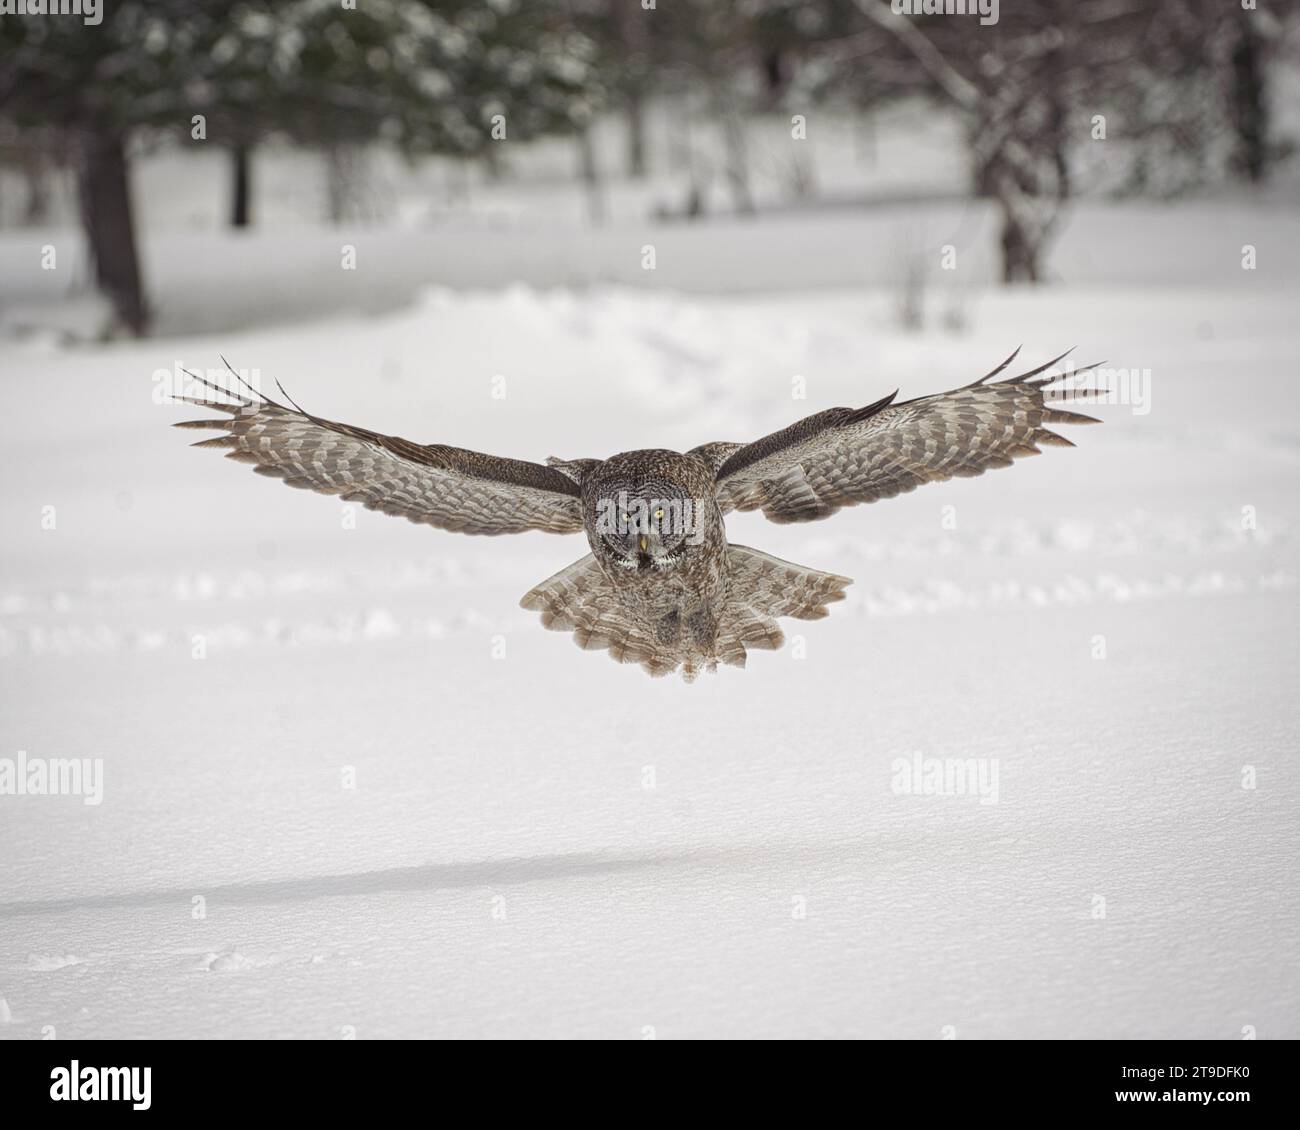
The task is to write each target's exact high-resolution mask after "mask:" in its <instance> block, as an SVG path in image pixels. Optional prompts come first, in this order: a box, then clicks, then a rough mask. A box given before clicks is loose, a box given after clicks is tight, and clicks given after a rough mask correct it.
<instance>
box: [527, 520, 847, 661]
mask: <svg viewBox="0 0 1300 1130" xmlns="http://www.w3.org/2000/svg"><path fill="white" fill-rule="evenodd" d="M727 573H728V576H727V595H726V598H725V600H724V602H723V604H722V607H721V609H720V611H719V613H718V615H717V616H716V618H715V620H714V626H715V631H714V634H713V637H712V639H707V638H705V639H702V638H700V633H699V631H698V629H693V627H692V625H691V621H690V620H689V618H688V621H687V623H685V624H682V625H681V628H680V630H678V631H676V632H673V633H668V632H664V631H662V630H661V629H660V627H659V626H658V625H655V624H653V623H643V622H640V621H639V620H638V618H637V617H636V615H635V613H634V612H632V611H631V610H629V609H628V607H627V605H626V604H625V603H624V602H623V600H622V598H621V596H620V594H619V592H618V590H617V589H616V588H614V586H612V585H611V584H610V583H609V581H608V580H607V579H606V577H605V575H604V573H603V572H602V571H601V569H600V566H599V565H598V564H597V563H596V560H595V558H594V557H592V555H591V554H588V555H587V556H586V557H583V558H582V559H581V560H579V561H575V562H574V563H573V564H572V565H570V566H569V567H568V568H567V569H562V570H560V572H558V573H556V574H555V576H553V577H550V578H549V579H547V580H545V581H543V582H542V583H541V584H539V585H537V586H536V587H535V588H533V589H532V590H531V591H530V592H529V593H528V594H527V595H526V596H525V597H524V598H523V600H521V601H520V605H521V606H522V607H524V608H527V609H529V610H530V611H533V612H539V613H541V618H542V626H543V627H545V628H549V629H550V630H551V631H556V632H572V633H573V638H574V641H575V642H576V643H577V644H578V646H579V647H581V648H584V649H587V650H597V649H600V650H606V651H608V652H609V654H610V656H611V657H612V658H614V659H617V660H618V661H619V662H620V663H639V664H640V665H641V666H642V667H643V668H645V670H646V671H648V672H649V673H650V674H651V675H655V676H660V675H668V674H671V673H672V672H673V671H677V670H679V669H680V671H681V675H682V678H683V679H685V680H686V681H687V682H693V681H694V680H695V677H696V676H697V675H698V674H699V673H700V672H701V671H716V670H717V665H718V664H719V663H725V664H728V665H730V666H734V667H743V666H745V660H746V658H747V656H748V653H749V650H750V649H751V648H758V649H762V650H775V649H776V648H779V647H780V646H781V645H782V644H783V643H784V642H785V636H784V635H783V633H782V632H781V629H780V627H779V626H778V624H777V618H778V617H782V616H789V617H793V618H794V619H796V620H820V619H821V618H822V617H824V616H826V615H827V608H826V606H827V605H828V604H833V603H834V602H835V601H837V600H843V599H844V589H845V587H846V586H847V585H849V584H852V582H851V581H850V580H849V578H848V577H839V576H836V575H835V574H833V573H821V572H818V571H817V570H816V569H808V568H805V567H804V566H802V565H795V564H793V563H791V562H789V561H782V560H781V559H780V558H777V557H772V556H771V555H770V554H767V553H762V552H760V551H758V550H756V549H749V548H748V547H747V546H743V545H733V546H730V547H729V548H728V550H727Z"/></svg>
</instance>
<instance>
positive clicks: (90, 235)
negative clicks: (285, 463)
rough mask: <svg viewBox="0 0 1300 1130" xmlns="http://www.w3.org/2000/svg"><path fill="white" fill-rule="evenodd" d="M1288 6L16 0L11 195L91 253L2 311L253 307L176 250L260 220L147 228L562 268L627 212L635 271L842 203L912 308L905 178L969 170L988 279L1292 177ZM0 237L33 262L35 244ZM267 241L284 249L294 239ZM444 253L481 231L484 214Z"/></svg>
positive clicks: (197, 257) (953, 180) (920, 263)
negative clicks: (712, 233)
mask: <svg viewBox="0 0 1300 1130" xmlns="http://www.w3.org/2000/svg"><path fill="white" fill-rule="evenodd" d="M1296 12H1297V5H1296V4H1295V3H1294V2H1293V0H1268V2H1267V3H1260V4H1258V5H1257V4H1256V3H1255V2H1254V0H1240V2H1239V0H1033V2H1028V0H1022V2H1018V3H1017V2H1012V0H1003V3H1002V4H1001V6H1000V9H999V11H998V19H997V22H996V23H994V24H991V25H984V24H982V23H981V22H980V18H979V16H978V15H943V14H937V15H931V16H915V17H914V16H910V15H906V14H899V13H898V12H896V11H895V10H894V9H893V7H891V5H890V3H889V2H888V0H736V2H728V3H718V2H716V0H659V2H657V3H656V2H655V0H529V2H527V3H524V2H522V0H438V2H424V0H360V2H359V3H356V4H348V3H340V2H339V0H291V2H287V3H258V2H250V0H207V2H198V0H172V2H170V3H153V2H149V3H146V2H141V0H116V2H112V3H106V4H104V5H103V17H102V23H100V24H98V25H85V24H84V23H83V21H82V20H81V19H80V18H78V17H76V16H57V17H55V16H43V17H37V16H6V17H4V18H3V21H0V46H2V51H3V54H2V58H3V61H2V62H0V192H2V195H0V224H2V225H3V227H4V228H5V229H6V230H7V232H8V233H9V235H12V234H13V233H19V234H21V233H22V232H35V233H40V232H45V231H48V230H58V229H60V228H62V227H72V226H75V227H77V228H79V230H80V232H81V233H82V237H83V238H82V241H81V242H80V243H79V245H78V250H77V251H76V253H75V258H76V262H77V267H76V270H74V271H72V272H69V271H67V270H62V269H61V270H60V271H58V272H49V270H48V264H45V266H46V268H47V273H48V274H50V275H51V276H52V277H49V278H42V277H39V276H34V274H33V272H32V271H29V270H8V271H5V272H4V278H5V282H4V284H3V291H2V292H0V298H2V299H3V301H4V304H5V307H6V308H7V310H6V312H5V313H4V314H3V315H0V325H7V326H10V327H11V328H12V325H13V323H14V322H15V320H17V322H19V323H23V322H24V320H25V319H27V320H31V318H33V317H34V318H35V320H36V321H40V318H41V317H42V316H45V317H48V311H47V314H46V315H41V316H37V315H31V314H30V311H28V313H24V311H26V310H28V306H29V305H30V303H31V302H32V301H34V300H38V299H41V298H42V297H43V298H44V299H46V300H47V302H46V304H47V305H48V304H49V302H52V301H54V300H56V299H57V301H58V304H59V305H61V306H63V307H65V308H66V305H67V301H70V300H73V299H75V298H76V297H77V296H78V295H82V296H86V295H89V294H91V293H92V292H93V293H97V294H98V295H100V296H101V299H100V302H101V307H100V308H99V309H98V312H97V313H96V314H95V315H94V317H93V318H92V322H93V325H94V332H95V333H96V334H98V335H101V336H102V335H104V334H115V333H119V332H129V333H135V334H143V333H146V332H149V331H150V330H151V328H152V329H155V330H157V329H159V320H160V319H159V315H160V314H162V315H164V317H162V319H161V321H162V323H163V325H162V327H161V328H162V329H169V330H172V331H176V330H188V329H198V328H211V327H222V325H223V323H229V324H234V325H237V324H241V323H242V322H245V321H248V320H249V319H250V318H253V319H255V317H256V314H255V312H254V311H253V310H251V309H247V308H245V309H236V308H232V309H229V310H228V311H226V312H225V313H223V312H222V309H223V308H222V307H221V305H220V303H219V302H215V303H208V304H206V305H207V317H206V318H205V317H204V316H203V315H202V314H200V313H198V312H192V313H191V314H189V315H184V316H182V315H181V314H180V312H179V310H173V314H174V315H175V316H174V317H173V318H172V320H171V321H168V318H167V317H166V316H165V315H166V313H167V304H168V299H169V295H170V296H171V298H172V299H173V300H177V301H180V300H181V299H182V296H181V295H180V294H179V293H178V292H177V287H178V286H180V283H179V281H178V282H177V283H176V285H173V283H172V279H173V277H174V273H175V272H174V268H175V260H176V259H177V257H178V256H187V255H188V256H192V257H193V261H191V262H189V263H188V264H187V267H186V271H185V274H186V276H188V277H193V276H195V275H202V274H203V272H204V271H205V270H210V271H211V272H212V275H211V278H212V281H213V283H214V285H218V286H219V287H222V288H225V289H227V290H228V289H230V287H231V285H232V282H233V280H234V279H235V278H244V279H248V278H250V277H251V276H256V275H257V274H258V272H259V261H258V259H257V258H254V259H252V260H249V259H248V258H247V257H244V256H242V255H241V253H240V252H239V250H238V249H239V248H240V247H241V246H242V248H243V250H244V251H247V250H249V249H250V248H251V247H253V246H254V245H253V244H249V243H247V242H246V243H244V244H243V245H240V244H238V243H235V244H230V243H228V242H227V243H223V244H220V245H218V244H215V243H207V244H203V245H198V244H196V245H193V246H191V247H190V248H189V250H188V251H187V250H186V248H185V246H184V245H183V244H177V243H175V242H172V243H170V244H166V245H164V244H160V245H159V248H158V250H157V256H158V257H160V258H162V259H163V260H165V262H164V264H163V266H162V267H161V268H160V269H157V270H151V269H150V265H149V263H148V262H147V261H146V260H147V256H146V254H145V253H144V252H143V251H142V249H141V244H142V240H143V241H147V240H148V238H149V237H150V236H152V235H153V234H154V233H156V232H165V231H167V230H175V229H176V228H180V229H181V230H182V231H186V232H189V233H191V234H193V233H195V232H198V231H207V232H210V233H211V232H216V231H218V230H223V229H224V230H225V231H228V232H230V233H234V234H239V233H248V232H250V231H256V230H257V229H259V228H261V229H264V230H265V229H267V228H271V229H274V230H275V231H277V232H285V231H288V230H293V229H295V228H297V229H298V230H300V231H301V229H302V228H303V227H304V226H309V225H316V226H320V227H321V228H322V229H324V230H328V229H329V228H331V227H333V228H338V227H341V226H347V227H348V228H349V229H350V230H367V229H368V230H371V231H377V230H383V229H393V230H396V231H402V230H406V231H410V230H412V229H414V230H428V229H429V228H430V226H431V225H438V224H441V225H443V226H444V228H445V226H446V225H447V224H448V223H457V222H460V223H462V224H465V225H472V224H473V223H476V222H477V223H485V222H486V223H487V224H488V226H489V227H493V226H495V227H496V228H498V229H499V228H500V227H501V225H503V224H504V225H507V226H508V225H511V224H515V225H519V224H523V225H524V228H525V229H529V225H531V229H529V230H535V229H536V227H537V226H538V225H543V226H550V227H552V228H553V229H554V230H556V231H557V232H564V231H567V232H569V233H570V234H569V237H568V238H561V239H559V240H557V241H554V242H553V243H552V244H551V245H550V246H547V247H541V246H537V247H534V248H533V251H532V254H533V255H534V256H535V257H536V258H538V259H544V260H547V261H549V262H550V263H551V264H552V269H554V266H555V263H556V261H557V260H560V261H567V260H571V259H572V258H573V252H574V249H575V246H576V244H577V241H578V240H579V239H580V237H578V236H575V235H573V234H572V233H574V232H575V231H579V230H581V229H584V228H585V229H601V228H604V229H606V230H613V231H618V232H629V233H630V234H631V235H632V236H633V238H630V239H625V240H623V241H622V250H620V251H618V252H617V253H615V252H610V253H598V254H597V255H596V260H602V258H603V259H605V260H608V259H609V257H610V255H611V254H616V255H621V256H622V260H621V261H622V263H623V264H624V265H625V266H626V267H627V269H628V271H636V270H645V269H647V264H646V263H645V262H643V261H642V260H643V258H644V256H643V254H642V248H643V246H645V245H646V244H647V243H648V244H653V242H654V240H653V235H654V231H655V229H660V230H662V229H665V228H668V227H670V226H676V225H688V224H697V225H705V224H708V223H710V222H717V221H719V220H722V219H727V220H731V219H738V220H743V221H745V222H748V223H752V224H755V225H759V224H761V223H762V221H763V220H764V218H765V217H771V216H774V215H784V216H789V215H791V214H792V213H794V212H798V211H806V212H813V211H822V212H825V211H826V210H828V209H846V208H847V209H855V210H860V211H862V212H866V211H867V210H870V209H873V208H874V209H881V208H893V209H894V220H893V221H892V222H891V224H890V231H891V234H889V235H882V237H881V239H882V240H883V241H884V242H883V243H881V244H880V245H879V246H873V245H871V241H870V240H865V241H862V240H860V241H859V243H861V247H860V251H861V253H862V255H863V256H864V257H870V258H872V259H873V260H877V261H879V260H887V261H888V262H887V274H888V278H887V279H886V280H885V281H888V282H890V283H891V284H892V285H896V286H897V287H898V291H899V296H900V297H899V303H898V304H899V309H900V317H902V318H903V319H904V320H905V321H907V320H909V319H911V320H915V319H916V318H918V317H919V316H920V315H919V312H918V311H917V310H916V309H915V308H914V307H916V305H917V304H918V303H919V301H920V299H919V293H920V291H921V289H922V287H923V285H924V284H923V278H924V276H925V275H926V273H927V272H928V270H929V264H930V262H931V260H932V258H934V257H935V256H937V255H938V254H939V252H938V250H937V249H936V248H933V247H930V246H928V245H927V244H926V240H925V238H918V237H915V236H913V237H911V241H910V244H909V236H908V234H907V232H906V231H905V230H903V231H902V234H899V232H900V230H901V229H905V228H906V220H905V218H904V219H903V220H901V221H900V219H899V207H900V205H902V206H903V207H904V211H905V210H906V209H911V210H913V211H914V210H916V209H919V208H923V207H925V206H926V205H927V204H932V203H935V202H936V201H940V202H942V201H947V202H952V201H962V200H966V201H977V202H980V203H981V206H982V207H983V208H984V210H985V212H987V215H988V217H989V223H990V224H991V225H993V227H992V231H991V234H990V240H989V241H990V247H991V253H990V255H989V256H988V259H989V262H987V264H985V270H986V273H987V276H988V280H989V281H994V280H1000V281H1003V282H1007V283H1021V282H1028V283H1034V282H1038V281H1040V280H1043V279H1045V278H1049V277H1051V276H1052V274H1053V272H1052V270H1051V269H1050V268H1049V265H1048V261H1047V256H1048V254H1049V252H1050V249H1051V248H1052V245H1053V240H1054V237H1056V236H1057V234H1058V233H1059V231H1060V230H1061V227H1062V221H1063V218H1064V217H1065V216H1066V215H1067V214H1068V209H1069V207H1070V203H1071V201H1072V200H1073V199H1075V198H1082V199H1093V200H1096V199H1115V198H1149V199H1158V200H1166V199H1169V198H1171V197H1176V196H1198V195H1199V196H1201V197H1204V196H1205V195H1206V194H1215V193H1223V192H1224V191H1229V190H1231V189H1233V187H1234V186H1238V185H1240V186H1245V187H1247V188H1249V189H1250V190H1252V191H1255V192H1263V191H1266V190H1267V188H1268V186H1269V185H1270V184H1273V185H1276V184H1277V183H1278V182H1279V181H1281V182H1283V183H1285V182H1286V175H1285V172H1286V171H1287V170H1289V169H1290V167H1291V157H1292V154H1293V141H1294V139H1293V135H1292V133H1291V130H1290V123H1289V122H1288V120H1287V117H1286V114H1285V112H1283V111H1282V107H1283V105H1284V104H1285V105H1290V104H1292V103H1294V102H1295V93H1296V82H1295V72H1296V69H1297V68H1296V63H1297V59H1300V46H1298V38H1297V31H1296V18H1295V17H1296ZM1293 196H1294V194H1289V193H1284V194H1283V199H1287V200H1289V199H1290V198H1293ZM1269 199H1274V200H1276V199H1277V197H1276V196H1275V197H1272V198H1269ZM570 212H572V213H574V214H573V215H570ZM981 214H983V213H981ZM570 220H571V221H572V224H571V226H568V227H566V224H568V223H569V221H570ZM958 222H959V223H960V215H958ZM0 234H2V233H0ZM27 242H28V243H29V242H30V240H29V241H27ZM299 242H301V241H299ZM837 242H838V241H837ZM336 243H337V241H336ZM401 244H402V241H401V240H398V241H397V242H396V243H394V244H392V245H391V247H392V249H391V251H388V252H385V256H384V258H385V261H386V262H387V263H388V264H389V266H390V267H391V268H392V271H391V272H390V274H391V277H392V278H393V279H397V278H399V277H400V278H402V279H403V280H405V281H403V282H401V283H396V282H395V283H394V284H393V286H392V287H383V286H381V287H379V289H378V290H376V291H372V292H371V295H370V301H372V302H375V301H379V302H382V303H385V304H388V303H391V301H394V300H396V299H397V298H398V297H399V296H400V294H401V293H402V292H403V287H406V286H407V284H408V283H409V284H410V285H414V284H415V282H416V281H418V276H420V275H421V270H422V268H421V267H420V266H419V265H417V264H413V263H405V265H404V258H403V254H402V251H401ZM917 244H920V245H921V246H915V245H917ZM960 244H961V240H960V239H954V240H953V241H952V242H951V246H952V248H953V252H954V253H955V251H956V250H957V249H958V247H959V246H960ZM0 245H2V246H3V253H4V254H5V255H7V256H10V257H14V256H18V255H22V256H25V257H27V259H28V260H29V261H32V262H34V260H31V257H30V255H29V253H28V248H27V244H26V243H21V244H15V243H14V242H13V240H12V238H2V239H0ZM258 246H260V247H261V251H262V254H261V256H260V261H261V265H262V266H264V267H267V268H268V269H269V266H270V265H269V263H268V262H267V261H268V260H270V259H278V258H279V255H280V253H281V252H282V251H283V250H284V248H285V247H286V246H287V244H286V243H284V242H282V243H280V244H275V243H265V244H262V245H258ZM415 246H417V245H412V247H415ZM470 246H472V245H470ZM728 246H735V245H728ZM813 250H814V247H812V246H810V253H811V252H812V251H813ZM835 250H836V252H837V253H839V254H846V253H848V249H847V248H845V247H843V246H841V247H837V248H836V249H835ZM410 254H411V255H415V256H417V257H418V256H419V252H418V251H416V250H412V251H411V252H410ZM430 254H446V255H447V256H451V257H461V258H463V257H465V255H466V251H465V245H462V246H460V247H454V246H448V247H446V248H444V249H437V248H435V249H433V251H431V252H430ZM223 256H225V257H226V258H228V259H230V262H229V263H228V267H227V271H226V273H222V271H221V269H220V267H219V260H221V259H222V258H223ZM231 256H233V258H231ZM427 257H428V256H427V255H426V259H427ZM469 257H470V258H474V256H473V255H472V254H470V255H469ZM733 258H734V256H733ZM943 265H944V266H951V264H949V263H945V264H943ZM311 268H312V264H311V263H310V262H307V261H304V262H303V263H301V264H300V269H301V270H302V271H303V272H304V273H306V272H307V271H308V270H310V269H311ZM423 270H424V271H426V272H427V273H431V275H432V277H434V278H435V280H436V279H437V278H439V277H440V276H439V275H438V270H437V267H436V266H435V265H434V264H431V263H429V262H427V261H426V263H425V264H424V267H423ZM700 272H702V273H704V274H707V264H706V263H701V264H700ZM828 272H829V273H828V277H827V279H826V280H825V281H827V282H837V281H838V282H843V281H846V280H845V279H843V278H836V277H834V276H835V275H836V269H835V268H834V267H833V266H828ZM804 273H805V274H809V275H810V276H815V271H809V270H805V272H804ZM528 276H529V270H528V267H527V265H526V264H524V263H521V262H519V261H517V260H514V259H512V258H511V257H510V256H509V255H506V256H505V258H504V259H503V261H502V262H501V263H500V264H499V266H498V268H497V270H496V272H495V276H491V277H489V276H487V275H482V276H480V275H473V276H470V277H461V276H457V275H456V273H455V272H454V271H452V272H451V274H450V275H448V276H447V278H446V280H445V281H450V282H452V283H467V282H469V283H475V282H485V281H492V278H495V281H507V280H509V279H511V278H515V277H524V278H526V277H528ZM869 276H870V272H867V273H866V275H864V276H863V279H862V280H861V281H873V280H872V279H871V278H870V277H869ZM592 277H595V278H607V277H617V278H630V277H631V276H630V275H626V274H624V272H623V271H622V270H621V269H618V268H616V267H615V266H611V265H610V263H609V262H601V261H597V262H593V261H590V260H588V261H587V262H586V263H585V265H583V266H573V265H572V264H570V267H569V268H568V270H567V273H563V272H562V273H559V274H550V275H548V274H547V273H546V272H545V271H542V273H541V275H539V276H538V277H537V278H535V279H534V280H533V281H537V282H543V283H544V282H559V283H575V282H581V281H590V280H591V278H592ZM372 279H373V275H372ZM674 281H676V282H677V283H679V284H683V285H687V286H689V285H692V284H693V283H695V282H698V281H699V278H698V272H697V275H696V276H692V275H690V274H689V272H688V274H687V275H686V276H678V277H677V278H676V279H675V280H674ZM736 281H737V280H734V279H733V280H731V281H730V283H729V282H728V280H727V279H726V278H722V279H720V280H719V281H718V286H719V287H721V288H723V289H726V288H727V287H728V286H729V285H734V284H735V283H736ZM770 281H771V282H772V283H773V284H776V283H779V282H780V281H781V280H780V278H779V277H774V278H773V279H771V280H770ZM790 281H791V284H792V285H798V284H800V283H801V282H802V281H804V280H801V279H798V278H792V279H791V280H790ZM807 281H812V282H816V281H817V280H816V279H815V277H810V279H809V280H807ZM848 281H859V280H856V279H853V280H848ZM874 281H881V280H880V279H876V280H874ZM376 296H378V297H376ZM322 300H324V297H323V296H322ZM304 301H307V300H306V299H304ZM326 304H327V305H328V301H326ZM194 305H195V306H196V307H198V306H204V305H205V303H204V302H202V301H200V300H199V298H198V297H197V296H196V297H195V299H194ZM65 328H66V327H65Z"/></svg>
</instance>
